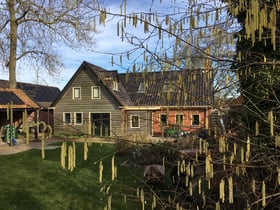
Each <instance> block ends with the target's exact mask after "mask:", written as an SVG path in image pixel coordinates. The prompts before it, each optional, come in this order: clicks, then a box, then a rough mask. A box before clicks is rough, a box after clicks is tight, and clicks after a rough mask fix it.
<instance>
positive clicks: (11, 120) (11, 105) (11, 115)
mask: <svg viewBox="0 0 280 210" xmlns="http://www.w3.org/2000/svg"><path fill="white" fill-rule="evenodd" d="M9 112H10V127H9V129H10V146H12V145H13V142H12V141H13V102H11V103H10V104H9Z"/></svg>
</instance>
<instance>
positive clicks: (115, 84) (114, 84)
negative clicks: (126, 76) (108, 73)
mask: <svg viewBox="0 0 280 210" xmlns="http://www.w3.org/2000/svg"><path fill="white" fill-rule="evenodd" d="M113 90H115V91H118V90H119V83H118V82H117V81H113Z"/></svg>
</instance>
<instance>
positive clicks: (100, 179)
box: [99, 160, 103, 183]
mask: <svg viewBox="0 0 280 210" xmlns="http://www.w3.org/2000/svg"><path fill="white" fill-rule="evenodd" d="M102 179H103V164H102V160H101V161H100V162H99V183H102Z"/></svg>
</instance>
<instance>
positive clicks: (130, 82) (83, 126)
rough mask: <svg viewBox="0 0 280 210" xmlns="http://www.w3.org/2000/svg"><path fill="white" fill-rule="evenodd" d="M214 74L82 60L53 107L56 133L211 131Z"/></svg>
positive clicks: (100, 134)
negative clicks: (134, 69) (123, 69)
mask: <svg viewBox="0 0 280 210" xmlns="http://www.w3.org/2000/svg"><path fill="white" fill-rule="evenodd" d="M212 104H213V86H212V74H211V71H203V70H183V71H171V70H170V71H160V72H141V73H118V72H117V71H116V70H106V69H103V68H101V67H98V66H95V65H93V64H90V63H88V62H83V63H82V64H81V66H80V67H79V68H78V70H77V71H76V73H75V74H74V75H73V76H72V78H71V79H70V81H69V82H68V83H67V84H66V86H65V87H64V89H63V90H62V92H61V93H60V95H59V96H58V97H57V98H56V100H55V101H54V102H53V104H52V108H53V110H54V117H55V121H54V128H55V134H56V135H59V134H61V133H75V134H77V133H80V134H86V135H89V136H96V137H105V136H110V137H114V136H134V137H135V136H137V138H146V137H148V136H159V135H163V134H164V131H165V130H166V129H168V128H170V127H172V128H175V127H176V128H180V130H181V131H186V132H194V131H197V130H198V129H201V128H208V123H209V120H208V119H209V117H210V111H211V108H212Z"/></svg>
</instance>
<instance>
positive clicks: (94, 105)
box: [54, 70, 121, 136]
mask: <svg viewBox="0 0 280 210" xmlns="http://www.w3.org/2000/svg"><path fill="white" fill-rule="evenodd" d="M73 79H74V80H73V81H72V83H71V84H69V87H68V88H67V90H65V92H64V94H63V95H62V97H61V98H60V100H59V102H58V103H57V104H56V106H55V108H54V112H55V120H54V122H55V123H54V124H55V135H59V134H60V133H83V134H89V128H90V125H89V122H90V119H89V116H90V113H93V112H95V113H110V116H111V129H110V130H111V132H110V135H111V136H113V135H121V111H120V108H119V104H118V102H117V101H116V100H115V99H114V98H113V97H112V96H111V94H110V93H109V92H108V91H107V90H106V89H105V88H102V87H100V92H101V97H100V99H91V86H100V85H99V83H98V81H97V79H96V78H92V77H90V76H89V75H88V73H87V72H86V70H82V71H80V73H79V75H77V76H76V77H75V78H73ZM73 87H81V99H75V100H74V99H73V98H72V88H73ZM63 112H70V113H74V112H82V115H83V123H82V125H75V124H74V122H72V123H71V124H65V123H63Z"/></svg>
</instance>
